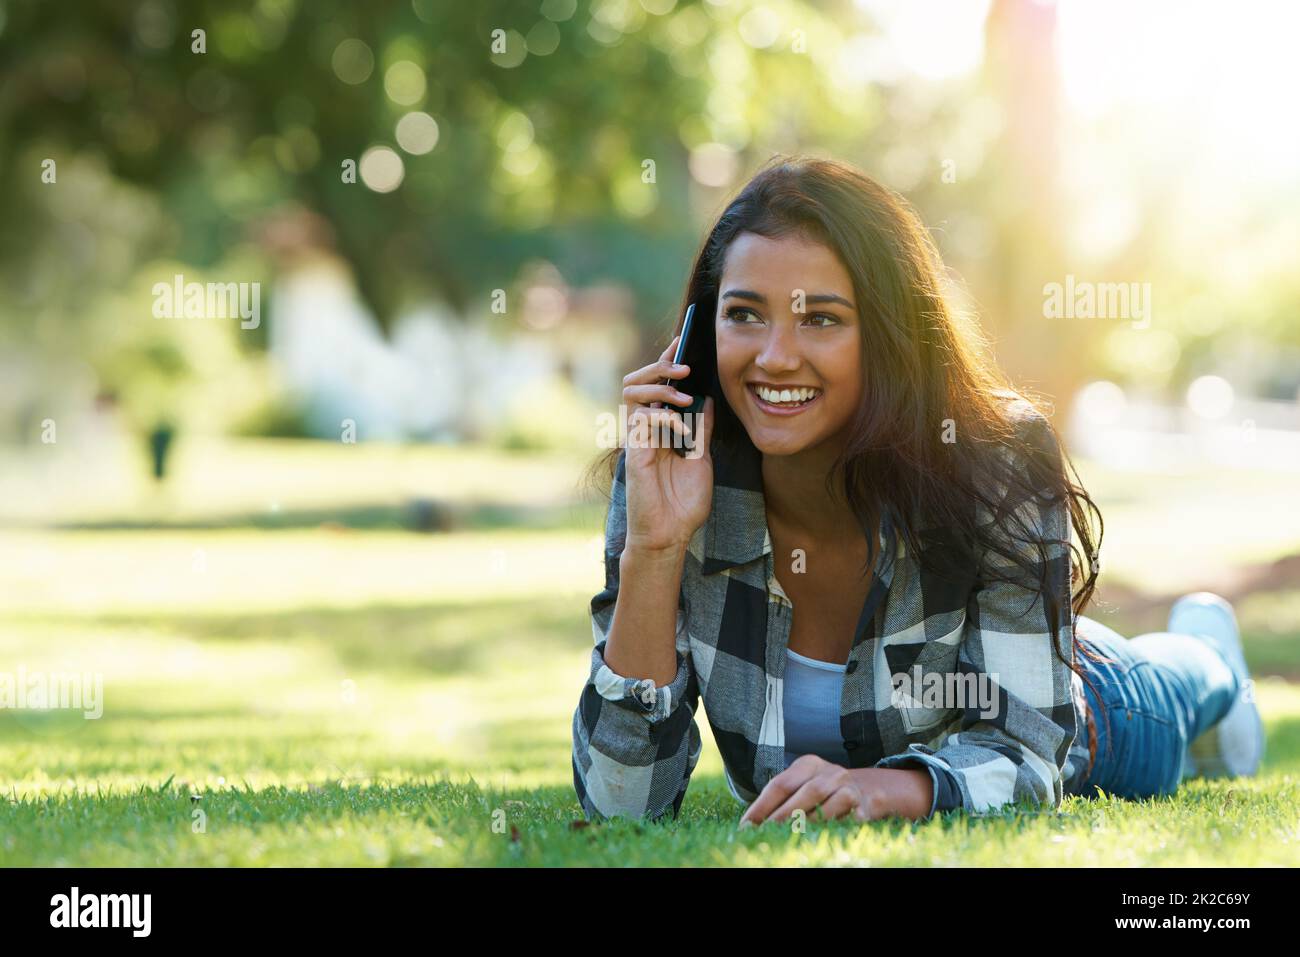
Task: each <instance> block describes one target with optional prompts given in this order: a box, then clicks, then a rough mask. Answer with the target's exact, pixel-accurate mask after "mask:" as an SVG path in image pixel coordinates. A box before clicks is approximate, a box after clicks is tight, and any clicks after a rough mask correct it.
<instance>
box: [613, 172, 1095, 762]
mask: <svg viewBox="0 0 1300 957" xmlns="http://www.w3.org/2000/svg"><path fill="white" fill-rule="evenodd" d="M742 232H750V233H756V234H758V235H760V236H765V237H767V238H769V239H776V238H780V237H782V236H786V235H797V236H800V237H802V238H809V239H812V240H815V241H817V242H820V243H822V244H824V245H826V246H827V247H829V248H830V249H832V250H833V251H834V252H835V253H836V255H838V256H839V258H840V260H841V262H842V263H843V264H844V266H845V268H846V270H847V271H848V273H849V275H850V276H851V277H852V279H853V292H854V295H855V296H856V297H857V298H856V301H857V303H858V310H859V313H860V318H861V321H860V322H859V323H858V327H859V329H860V330H861V342H860V346H861V349H862V367H863V370H864V383H863V387H864V398H863V402H862V405H861V407H860V408H859V409H858V412H857V416H856V418H855V421H854V423H853V426H852V431H851V438H850V439H849V441H848V442H847V443H846V445H845V447H844V449H843V450H842V451H841V453H840V455H839V457H838V459H837V461H836V467H835V468H833V469H832V470H831V472H830V474H829V475H828V476H827V492H828V494H830V493H831V492H832V488H833V486H832V484H831V483H832V482H833V481H834V480H835V478H836V477H837V476H839V477H840V478H841V479H842V482H843V490H842V494H843V496H844V497H845V498H846V499H847V500H848V502H849V503H850V504H851V506H852V508H853V511H854V513H855V514H856V515H857V517H858V521H859V523H860V524H861V526H862V529H863V532H864V534H866V535H867V538H868V541H869V542H871V547H872V550H873V552H874V550H875V548H876V542H875V540H874V537H873V529H874V528H875V527H876V524H875V523H876V520H877V517H878V516H879V515H880V514H881V513H882V511H884V510H888V511H889V513H890V515H891V516H894V517H895V520H894V521H893V522H891V525H890V527H891V529H892V531H893V533H894V536H895V539H896V537H897V536H898V535H901V536H902V538H903V540H904V541H905V542H906V545H907V551H908V553H909V554H912V555H921V556H923V560H924V561H926V562H927V565H928V567H930V568H932V569H933V571H934V573H935V574H941V575H948V576H957V580H966V581H969V580H970V578H971V568H972V564H973V563H975V562H976V557H975V556H978V555H992V554H996V555H998V556H1000V557H1001V558H1002V559H1003V561H1001V562H998V563H997V564H999V565H1001V566H1003V567H1004V568H1005V567H1006V566H1007V565H1008V564H1009V565H1010V566H1012V567H1013V568H1014V571H1013V573H1012V574H1011V575H1008V576H1004V577H991V578H989V577H984V575H983V574H981V580H982V581H984V582H985V583H987V582H990V581H1014V582H1017V583H1019V584H1023V585H1024V586H1025V587H1026V588H1028V589H1030V590H1031V591H1032V592H1035V593H1037V594H1038V595H1039V596H1041V598H1042V602H1043V608H1044V611H1045V613H1046V615H1047V619H1048V621H1049V622H1050V623H1051V627H1052V635H1053V646H1054V650H1055V653H1056V655H1057V657H1058V658H1060V659H1061V660H1062V661H1065V663H1066V664H1068V665H1069V667H1070V669H1071V670H1072V671H1075V672H1077V673H1078V674H1079V675H1080V677H1081V678H1082V679H1083V680H1084V681H1085V682H1086V683H1087V684H1088V686H1089V687H1090V688H1093V690H1094V693H1095V691H1096V688H1095V685H1093V683H1092V681H1091V680H1090V679H1089V677H1088V675H1087V673H1086V672H1085V671H1084V670H1083V669H1082V668H1081V667H1079V665H1078V664H1077V663H1076V659H1077V654H1078V653H1082V654H1086V655H1087V656H1088V657H1089V658H1092V659H1093V660H1096V661H1109V660H1110V659H1108V658H1105V657H1104V656H1101V655H1100V654H1099V653H1097V652H1095V651H1094V650H1093V649H1092V648H1091V647H1089V646H1088V645H1086V644H1084V643H1081V642H1080V641H1079V638H1078V635H1077V634H1076V633H1075V628H1076V626H1077V619H1078V616H1079V615H1080V614H1082V613H1083V610H1084V608H1086V607H1087V605H1088V603H1089V602H1090V601H1091V600H1092V597H1093V591H1094V589H1095V587H1096V581H1097V572H1098V567H1099V566H1098V564H1097V560H1096V556H1097V555H1098V553H1099V549H1100V545H1101V535H1102V532H1103V531H1104V522H1103V521H1102V517H1101V511H1100V509H1098V508H1097V505H1096V503H1095V502H1093V500H1092V498H1091V497H1090V496H1089V495H1088V493H1087V491H1086V490H1085V489H1084V488H1083V487H1082V485H1080V484H1079V483H1078V481H1077V479H1078V473H1077V472H1076V471H1075V469H1074V463H1073V462H1072V461H1070V458H1069V456H1068V455H1067V454H1065V452H1064V445H1063V443H1062V442H1061V440H1060V437H1059V435H1058V434H1057V432H1056V430H1055V428H1054V427H1053V426H1052V425H1051V424H1050V420H1049V418H1048V416H1047V414H1046V413H1045V412H1043V406H1045V405H1046V404H1047V403H1045V402H1044V401H1043V400H1042V399H1041V398H1040V397H1038V396H1036V395H1031V394H1027V393H1026V392H1025V390H1023V389H1013V388H1012V387H1011V384H1010V382H1009V380H1008V379H1007V378H1006V376H1005V375H1004V374H1003V373H1002V372H1001V370H999V369H998V368H997V366H996V364H995V363H994V362H992V361H991V360H990V359H989V358H988V356H987V345H988V340H987V339H986V337H985V336H984V335H983V333H982V332H981V331H980V330H979V328H978V326H977V325H976V323H975V322H974V321H973V320H972V319H970V318H969V317H967V316H965V315H964V314H961V313H960V312H959V311H958V310H957V309H955V308H954V307H953V305H952V304H951V303H950V302H949V298H948V296H946V295H945V291H944V286H943V283H944V280H945V278H946V269H945V267H944V265H943V262H942V260H941V259H940V256H939V251H938V249H937V248H936V246H935V244H934V242H933V240H932V239H931V237H930V233H929V231H928V230H927V229H926V228H925V226H924V224H923V223H922V222H921V219H920V217H919V216H918V215H917V213H916V211H915V210H914V209H913V208H912V206H911V205H910V204H909V203H908V202H907V201H906V200H905V199H904V198H903V197H901V196H899V195H898V194H897V193H895V192H893V191H892V190H890V189H888V188H887V187H885V186H882V185H881V184H880V183H877V182H876V181H875V180H873V179H871V178H870V177H869V176H867V175H866V174H865V173H863V172H862V171H861V170H859V169H857V168H855V167H853V166H851V165H849V164H846V163H841V162H838V161H835V160H830V159H821V158H812V157H804V156H794V157H784V156H781V155H780V154H778V155H776V156H774V157H773V158H772V159H771V160H769V161H768V163H767V164H765V166H764V167H763V168H762V169H760V170H759V172H758V173H757V174H756V175H755V176H754V177H753V178H752V179H751V180H750V181H749V182H748V183H747V184H746V185H745V186H744V188H743V189H742V190H741V191H740V193H739V194H738V195H737V196H736V197H735V198H734V199H733V200H732V201H731V202H730V203H729V204H728V205H727V207H726V209H725V210H724V211H723V212H722V215H721V216H720V217H719V218H718V220H717V222H716V223H715V224H714V226H713V228H712V229H710V230H709V232H708V234H707V235H706V236H705V238H704V241H703V242H702V244H701V246H700V248H699V251H698V252H697V254H696V257H695V262H694V265H693V266H692V268H691V273H690V277H689V280H688V282H687V285H686V290H685V294H684V296H683V299H682V304H681V308H679V309H678V311H677V313H676V315H677V317H679V318H678V319H677V321H676V323H675V324H674V328H673V331H672V335H670V336H669V340H671V338H672V336H675V335H676V334H677V333H678V332H680V331H681V330H680V317H681V316H682V315H683V314H684V312H685V308H686V306H687V305H688V304H689V303H695V312H696V315H695V319H694V322H695V323H697V329H696V330H695V332H694V334H693V335H692V340H693V342H692V370H693V371H694V369H696V368H699V369H707V370H709V372H710V373H711V381H710V382H709V385H708V387H707V390H706V394H708V395H712V396H713V401H714V414H715V426H714V437H713V444H714V446H715V447H719V446H723V447H726V446H732V447H734V446H735V445H736V444H737V443H746V442H749V437H748V434H747V433H746V432H745V429H744V426H743V425H742V424H741V422H740V420H739V419H738V418H737V417H736V414H735V412H734V411H733V410H732V409H731V407H730V405H728V403H727V400H726V397H725V395H724V394H723V391H722V387H721V384H720V383H719V382H718V379H717V365H718V363H717V349H716V341H715V338H714V336H715V331H714V321H715V317H716V314H717V302H718V285H719V282H720V281H721V277H722V267H723V262H724V258H725V255H726V252H727V249H728V247H729V246H730V245H731V243H732V241H733V240H734V239H735V238H736V237H737V236H738V235H739V234H740V233H742ZM665 344H666V343H665ZM1009 400H1010V401H1009ZM1026 412H1028V413H1029V415H1030V421H1033V422H1036V423H1037V425H1036V426H1035V427H1031V428H1029V429H1023V428H1022V426H1021V423H1022V422H1023V421H1024V419H1023V418H1022V416H1024V415H1025V413H1026ZM1017 413H1018V414H1017ZM945 435H946V436H955V437H956V441H944V436H945ZM621 452H622V450H621V449H620V448H619V447H615V448H613V449H611V450H609V451H608V452H607V453H604V454H602V455H601V456H600V457H599V458H598V459H597V461H596V462H595V463H594V464H593V466H592V470H591V472H590V473H589V476H595V475H599V474H600V473H602V472H604V473H607V475H608V477H609V478H611V479H612V477H613V475H614V470H615V469H616V468H617V464H618V459H619V456H620V454H621ZM1072 474H1073V478H1071V475H1072ZM1013 490H1014V491H1013ZM1037 496H1041V497H1043V498H1045V499H1047V500H1050V501H1060V500H1061V499H1065V500H1066V501H1068V512H1069V525H1070V526H1071V527H1072V528H1073V531H1074V533H1075V535H1077V536H1078V539H1079V543H1080V544H1081V546H1082V551H1080V550H1079V549H1078V548H1076V547H1075V545H1074V543H1073V542H1072V541H1071V535H1070V528H1066V529H1065V537H1064V538H1048V539H1044V537H1043V534H1042V531H1041V530H1038V531H1037V532H1035V530H1034V529H1032V528H1029V527H1027V526H1026V524H1025V522H1024V521H1023V520H1022V517H1021V514H1020V509H1017V508H1016V507H1015V503H1020V502H1023V501H1024V500H1025V498H1026V497H1028V498H1029V499H1030V500H1032V499H1033V498H1034V497H1037ZM1009 503H1010V504H1009ZM1085 506H1086V508H1085ZM1089 513H1091V515H1095V516H1096V520H1097V525H1098V529H1097V535H1096V539H1095V541H1094V537H1093V530H1092V526H1091V518H1090V514H1089ZM927 530H930V531H933V532H939V533H943V532H944V530H956V534H955V537H954V536H952V535H947V536H946V537H945V538H943V539H942V540H941V541H940V542H939V544H938V545H936V541H935V540H934V539H933V538H927V544H926V545H925V546H923V545H922V543H921V538H922V537H923V536H925V534H926V531H927ZM889 544H890V548H891V550H892V548H893V547H894V545H895V542H890V543H889ZM1063 547H1064V549H1066V550H1068V554H1069V559H1070V560H1069V572H1070V574H1069V582H1068V583H1067V582H1066V581H1065V580H1064V575H1063V574H1057V573H1054V571H1053V570H1054V569H1059V568H1060V565H1061V563H1060V561H1059V560H1058V561H1056V562H1052V561H1049V559H1048V555H1047V550H1048V549H1049V548H1051V549H1053V550H1054V551H1055V552H1056V553H1057V554H1058V556H1059V555H1060V553H1061V551H1062V548H1063ZM1085 556H1086V561H1085ZM874 566H875V556H874V554H873V555H872V556H871V557H870V558H869V559H868V562H867V566H866V570H865V572H866V574H870V573H871V571H872V569H873V568H874ZM1030 598H1031V603H1032V601H1033V596H1032V595H1031V596H1030ZM1066 616H1068V617H1069V621H1070V630H1071V635H1072V647H1071V652H1072V654H1071V660H1069V661H1066V659H1065V657H1064V653H1063V651H1062V647H1061V644H1062V643H1061V641H1060V629H1061V626H1062V625H1063V624H1064V620H1063V619H1064V618H1065V617H1066ZM1097 699H1098V701H1099V702H1100V696H1099V695H1098V696H1097ZM1088 710H1091V709H1090V708H1089V709H1088ZM1102 710H1103V712H1104V711H1105V708H1104V706H1103V708H1102ZM1076 733H1077V734H1084V733H1086V732H1085V731H1084V730H1083V729H1077V731H1076ZM1096 747H1097V742H1096V735H1095V732H1094V733H1092V734H1089V735H1088V755H1089V761H1088V772H1090V771H1091V769H1092V766H1093V763H1094V762H1095V760H1096ZM1085 773H1086V772H1085Z"/></svg>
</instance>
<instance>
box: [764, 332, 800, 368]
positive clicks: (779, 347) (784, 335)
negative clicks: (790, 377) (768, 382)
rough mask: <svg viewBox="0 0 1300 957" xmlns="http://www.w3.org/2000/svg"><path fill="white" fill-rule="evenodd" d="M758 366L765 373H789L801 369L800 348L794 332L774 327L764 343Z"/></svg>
mask: <svg viewBox="0 0 1300 957" xmlns="http://www.w3.org/2000/svg"><path fill="white" fill-rule="evenodd" d="M757 364H758V367H759V368H760V369H763V370H764V371H765V372H773V373H775V372H788V371H790V370H793V369H797V368H799V365H800V358H799V351H798V346H797V344H796V343H795V341H794V332H793V331H792V330H787V329H784V328H782V327H781V326H780V325H777V326H774V327H773V328H772V330H771V331H770V332H768V334H767V339H766V340H765V341H764V342H763V348H762V350H761V351H760V352H759V354H758V359H757Z"/></svg>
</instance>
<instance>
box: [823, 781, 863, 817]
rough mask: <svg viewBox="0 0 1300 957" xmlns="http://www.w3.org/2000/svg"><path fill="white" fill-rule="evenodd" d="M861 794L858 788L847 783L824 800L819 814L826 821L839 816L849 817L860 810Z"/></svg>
mask: <svg viewBox="0 0 1300 957" xmlns="http://www.w3.org/2000/svg"><path fill="white" fill-rule="evenodd" d="M860 798H861V795H859V794H858V789H857V788H853V787H849V786H848V785H847V784H846V785H844V786H843V787H841V788H840V789H839V790H838V791H835V792H834V793H833V794H831V796H830V797H828V798H827V799H826V800H824V801H822V803H821V805H820V806H819V807H818V808H817V814H818V816H819V817H820V818H821V819H822V820H825V821H833V820H835V819H836V818H839V817H847V816H848V815H850V814H854V813H855V812H856V811H857V810H858V802H859V800H860Z"/></svg>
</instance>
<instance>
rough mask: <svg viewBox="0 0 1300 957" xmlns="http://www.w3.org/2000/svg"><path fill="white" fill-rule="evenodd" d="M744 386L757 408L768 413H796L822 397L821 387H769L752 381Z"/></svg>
mask: <svg viewBox="0 0 1300 957" xmlns="http://www.w3.org/2000/svg"><path fill="white" fill-rule="evenodd" d="M745 388H746V389H747V390H748V392H749V394H750V395H751V396H753V398H754V404H755V405H756V406H758V408H759V410H760V411H762V412H766V413H767V414H768V415H798V414H799V413H800V412H802V411H804V409H807V408H808V407H809V406H811V405H812V404H813V403H815V402H817V401H818V400H819V399H820V398H821V397H822V390H821V389H811V388H799V389H770V388H768V387H767V386H760V385H754V384H753V383H752V382H751V383H748V384H746V386H745Z"/></svg>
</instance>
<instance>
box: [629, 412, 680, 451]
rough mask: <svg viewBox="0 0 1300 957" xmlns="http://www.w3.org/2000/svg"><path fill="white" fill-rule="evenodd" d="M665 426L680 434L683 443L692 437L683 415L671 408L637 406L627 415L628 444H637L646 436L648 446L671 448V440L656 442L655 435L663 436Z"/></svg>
mask: <svg viewBox="0 0 1300 957" xmlns="http://www.w3.org/2000/svg"><path fill="white" fill-rule="evenodd" d="M665 428H668V429H671V430H672V431H673V432H675V433H676V434H677V435H680V436H681V437H682V441H683V443H685V442H686V440H688V439H689V438H690V435H691V430H690V427H689V426H688V425H687V424H686V423H685V422H683V421H682V417H681V416H680V415H678V414H677V413H676V412H673V411H672V410H670V409H651V408H647V407H645V406H637V407H636V408H635V409H633V411H632V412H631V414H629V415H628V417H627V435H628V445H629V446H631V445H634V444H637V443H639V442H641V441H642V437H644V440H645V444H646V446H647V447H650V448H669V447H670V446H671V444H672V443H671V442H664V441H659V442H657V443H656V442H655V437H657V436H661V435H662V434H663V431H662V430H663V429H665ZM634 436H635V437H636V438H635V439H634V438H633V437H634Z"/></svg>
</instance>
